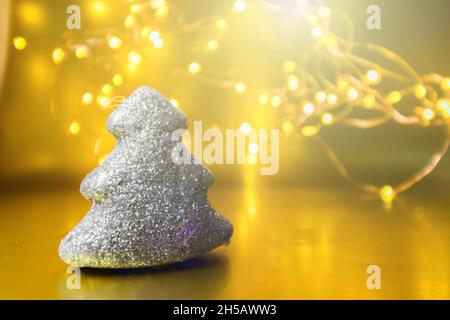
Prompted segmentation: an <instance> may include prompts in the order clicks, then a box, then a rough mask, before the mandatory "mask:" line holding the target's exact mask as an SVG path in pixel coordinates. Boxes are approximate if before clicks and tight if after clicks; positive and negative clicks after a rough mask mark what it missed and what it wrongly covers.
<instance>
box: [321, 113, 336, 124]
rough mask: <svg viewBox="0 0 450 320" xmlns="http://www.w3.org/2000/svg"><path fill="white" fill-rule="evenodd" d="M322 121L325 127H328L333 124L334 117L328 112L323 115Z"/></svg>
mask: <svg viewBox="0 0 450 320" xmlns="http://www.w3.org/2000/svg"><path fill="white" fill-rule="evenodd" d="M320 120H321V121H322V123H323V124H324V125H326V126H328V125H330V124H332V123H333V115H332V114H331V113H328V112H326V113H324V114H323V115H322V117H321V118H320Z"/></svg>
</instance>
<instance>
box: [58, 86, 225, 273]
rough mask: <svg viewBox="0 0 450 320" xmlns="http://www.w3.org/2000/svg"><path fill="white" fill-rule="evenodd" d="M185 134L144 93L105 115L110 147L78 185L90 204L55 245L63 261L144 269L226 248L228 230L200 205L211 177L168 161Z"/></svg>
mask: <svg viewBox="0 0 450 320" xmlns="http://www.w3.org/2000/svg"><path fill="white" fill-rule="evenodd" d="M186 127H187V120H186V117H185V116H184V114H183V113H182V112H181V111H180V110H179V109H177V108H176V107H174V106H173V105H172V104H171V103H170V102H169V101H168V100H167V99H165V98H164V96H163V95H162V94H161V93H159V92H158V91H156V90H155V89H152V88H149V87H141V88H139V89H137V90H136V91H135V92H133V94H132V95H131V96H130V97H129V98H127V99H126V100H125V101H124V102H123V104H122V105H121V106H120V107H119V108H117V109H116V110H115V111H114V112H113V113H112V114H111V115H110V117H109V119H108V122H107V128H108V130H109V132H110V133H111V134H113V135H114V136H115V137H116V138H117V145H116V148H115V149H114V150H113V151H112V152H111V153H110V154H109V155H108V156H107V157H106V158H105V160H104V161H103V162H102V164H101V165H100V166H99V167H97V168H95V169H94V170H93V171H92V172H91V173H89V174H88V175H87V176H86V177H85V178H84V180H83V182H82V183H81V193H82V194H83V195H84V196H85V197H86V198H87V199H89V200H91V201H93V202H94V204H93V206H92V208H91V209H90V211H89V212H88V213H87V214H86V216H85V217H84V218H83V219H82V221H81V222H80V223H79V224H78V225H77V226H76V227H75V228H74V229H73V230H72V231H70V232H69V234H68V235H67V236H66V237H65V238H64V239H63V240H62V241H61V244H60V247H59V255H60V257H61V258H62V260H64V261H65V262H66V263H67V264H69V265H72V266H76V267H92V268H137V267H149V266H157V265H163V264H169V263H174V262H180V261H185V260H187V259H190V258H193V257H195V256H198V255H200V254H202V253H205V252H207V251H210V250H212V249H214V248H216V247H218V246H221V245H223V244H227V243H228V242H229V240H230V237H231V235H232V233H233V227H232V225H231V224H230V223H229V222H228V221H227V220H226V219H225V218H224V217H222V216H221V215H219V214H218V213H217V212H216V211H215V210H214V208H213V207H212V206H211V205H210V204H209V202H208V199H207V189H208V187H209V186H210V185H211V184H212V182H213V177H212V174H211V173H210V172H209V170H208V169H206V168H205V167H203V166H202V165H201V164H198V163H197V162H194V161H191V163H193V164H184V163H182V164H179V163H175V162H174V161H173V160H172V156H171V155H172V152H173V149H174V147H175V146H176V145H177V144H178V142H179V141H172V139H171V136H172V132H173V131H174V130H176V129H183V128H186ZM186 153H187V154H188V152H187V150H186ZM190 156H191V155H190ZM191 157H192V156H191ZM192 159H193V158H192Z"/></svg>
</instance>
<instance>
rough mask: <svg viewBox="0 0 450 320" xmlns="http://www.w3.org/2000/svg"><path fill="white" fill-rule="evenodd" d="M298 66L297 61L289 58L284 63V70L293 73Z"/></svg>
mask: <svg viewBox="0 0 450 320" xmlns="http://www.w3.org/2000/svg"><path fill="white" fill-rule="evenodd" d="M296 68H297V64H296V63H295V61H292V60H287V61H285V62H284V63H283V70H284V72H286V73H292V72H294V71H295V69H296Z"/></svg>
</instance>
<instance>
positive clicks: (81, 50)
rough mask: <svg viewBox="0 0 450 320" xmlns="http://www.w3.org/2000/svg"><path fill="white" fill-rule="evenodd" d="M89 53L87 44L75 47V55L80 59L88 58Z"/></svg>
mask: <svg viewBox="0 0 450 320" xmlns="http://www.w3.org/2000/svg"><path fill="white" fill-rule="evenodd" d="M87 54H88V49H87V47H86V46H80V47H78V48H76V49H75V55H76V57H77V58H78V59H83V58H86V56H87Z"/></svg>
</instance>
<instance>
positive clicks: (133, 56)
mask: <svg viewBox="0 0 450 320" xmlns="http://www.w3.org/2000/svg"><path fill="white" fill-rule="evenodd" d="M128 61H130V63H131V64H134V65H137V64H140V63H141V62H142V56H141V55H140V54H139V53H137V52H136V51H130V53H128Z"/></svg>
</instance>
